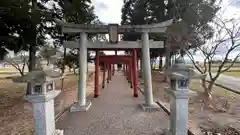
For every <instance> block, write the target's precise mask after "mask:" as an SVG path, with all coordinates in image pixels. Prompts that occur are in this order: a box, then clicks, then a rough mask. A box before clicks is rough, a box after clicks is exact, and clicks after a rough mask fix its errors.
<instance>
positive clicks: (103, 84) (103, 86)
mask: <svg viewBox="0 0 240 135" xmlns="http://www.w3.org/2000/svg"><path fill="white" fill-rule="evenodd" d="M105 72H106V62H104V64H103V78H102V88H105V78H106V77H105V74H106V73H105Z"/></svg>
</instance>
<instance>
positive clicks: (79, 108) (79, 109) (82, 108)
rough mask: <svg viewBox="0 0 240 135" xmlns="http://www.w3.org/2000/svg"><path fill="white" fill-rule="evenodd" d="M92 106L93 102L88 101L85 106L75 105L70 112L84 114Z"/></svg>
mask: <svg viewBox="0 0 240 135" xmlns="http://www.w3.org/2000/svg"><path fill="white" fill-rule="evenodd" d="M91 105H92V103H91V101H87V102H86V105H85V106H80V105H79V103H78V102H76V103H74V104H73V105H72V106H71V107H70V112H84V111H88V109H89V108H90V106H91Z"/></svg>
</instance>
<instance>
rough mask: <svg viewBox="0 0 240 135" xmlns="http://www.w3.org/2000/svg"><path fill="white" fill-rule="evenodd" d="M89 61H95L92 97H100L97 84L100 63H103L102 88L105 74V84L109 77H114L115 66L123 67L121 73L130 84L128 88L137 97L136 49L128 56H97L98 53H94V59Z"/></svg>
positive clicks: (98, 84)
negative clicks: (120, 65)
mask: <svg viewBox="0 0 240 135" xmlns="http://www.w3.org/2000/svg"><path fill="white" fill-rule="evenodd" d="M90 60H95V90H94V97H98V96H100V83H99V73H100V61H101V62H102V63H103V65H104V67H103V78H102V80H103V81H102V88H104V86H105V78H106V77H105V74H106V72H107V82H108V83H109V81H110V80H111V76H112V75H114V72H115V69H116V66H115V65H116V64H122V65H123V72H124V75H125V76H126V79H127V80H128V81H129V83H130V87H131V88H133V96H134V97H138V62H137V61H138V58H137V51H136V49H132V51H131V53H130V55H117V51H115V55H103V56H100V55H99V51H98V50H97V51H96V56H95V58H91V59H90Z"/></svg>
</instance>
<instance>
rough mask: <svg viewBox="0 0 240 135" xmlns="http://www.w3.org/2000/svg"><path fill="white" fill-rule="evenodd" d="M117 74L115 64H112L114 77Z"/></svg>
mask: <svg viewBox="0 0 240 135" xmlns="http://www.w3.org/2000/svg"><path fill="white" fill-rule="evenodd" d="M114 73H115V64H112V75H114Z"/></svg>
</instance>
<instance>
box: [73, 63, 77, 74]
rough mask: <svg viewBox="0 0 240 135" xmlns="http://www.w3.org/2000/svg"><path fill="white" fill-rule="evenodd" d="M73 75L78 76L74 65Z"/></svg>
mask: <svg viewBox="0 0 240 135" xmlns="http://www.w3.org/2000/svg"><path fill="white" fill-rule="evenodd" d="M73 73H74V75H76V74H77V73H76V68H75V66H74V65H73Z"/></svg>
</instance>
